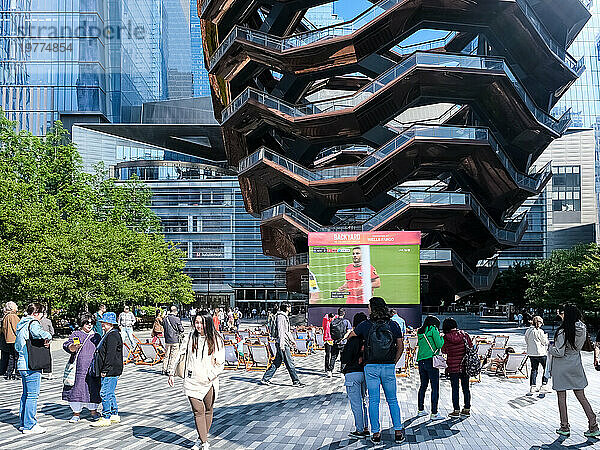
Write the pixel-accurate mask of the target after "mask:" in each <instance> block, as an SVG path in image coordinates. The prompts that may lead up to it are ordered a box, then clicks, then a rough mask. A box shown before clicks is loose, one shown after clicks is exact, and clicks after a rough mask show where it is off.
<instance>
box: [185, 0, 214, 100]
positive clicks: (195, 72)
mask: <svg viewBox="0 0 600 450" xmlns="http://www.w3.org/2000/svg"><path fill="white" fill-rule="evenodd" d="M190 19H191V21H190V35H191V54H192V80H193V86H194V88H193V93H194V97H208V96H209V95H210V87H209V84H208V72H207V71H206V67H205V66H204V52H203V50H202V32H201V31H200V18H199V17H198V5H197V1H196V0H190Z"/></svg>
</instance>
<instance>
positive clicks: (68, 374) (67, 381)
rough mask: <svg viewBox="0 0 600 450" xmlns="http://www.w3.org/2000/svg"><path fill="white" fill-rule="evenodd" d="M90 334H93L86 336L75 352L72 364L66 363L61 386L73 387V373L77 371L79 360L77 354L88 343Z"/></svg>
mask: <svg viewBox="0 0 600 450" xmlns="http://www.w3.org/2000/svg"><path fill="white" fill-rule="evenodd" d="M92 334H93V333H90V334H88V337H86V338H85V340H84V341H83V344H82V345H81V347H80V348H79V350H77V353H75V358H73V362H67V365H66V366H65V372H64V373H63V384H64V385H65V386H75V373H76V371H77V358H79V352H80V351H81V349H82V348H83V346H84V345H85V343H86V342H87V341H88V339H89V338H90V336H91V335H92Z"/></svg>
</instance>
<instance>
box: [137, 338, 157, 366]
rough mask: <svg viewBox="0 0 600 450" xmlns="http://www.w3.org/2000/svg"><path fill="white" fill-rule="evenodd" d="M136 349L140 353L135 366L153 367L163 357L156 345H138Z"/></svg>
mask: <svg viewBox="0 0 600 450" xmlns="http://www.w3.org/2000/svg"><path fill="white" fill-rule="evenodd" d="M136 347H137V348H139V350H140V352H141V355H140V358H139V359H138V360H136V361H135V364H136V365H143V366H153V365H154V364H158V363H159V362H161V361H162V360H163V356H162V355H161V354H160V352H159V349H158V346H157V345H156V344H152V343H138V344H137V345H136Z"/></svg>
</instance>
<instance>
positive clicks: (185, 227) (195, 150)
mask: <svg viewBox="0 0 600 450" xmlns="http://www.w3.org/2000/svg"><path fill="white" fill-rule="evenodd" d="M143 111H144V112H143V116H142V118H143V123H137V124H80V125H76V126H74V127H73V142H74V143H75V144H76V145H77V149H78V151H79V152H80V154H81V156H82V159H83V164H84V170H86V171H88V172H92V171H93V170H94V166H95V165H96V164H97V163H99V162H103V163H104V165H105V167H107V168H108V169H109V170H110V174H111V175H112V176H113V177H115V178H116V179H117V180H121V181H125V180H128V179H131V178H132V177H133V176H134V175H135V176H136V177H138V178H139V179H140V180H142V181H143V182H144V183H146V184H147V185H148V187H149V188H150V189H151V190H152V200H151V201H152V204H151V209H152V210H153V211H154V212H155V213H156V214H157V215H158V216H159V218H160V219H161V223H162V226H163V233H164V235H165V238H166V239H167V240H168V241H171V242H173V243H174V244H175V245H177V246H178V248H180V249H181V250H182V251H183V252H184V253H185V255H186V266H185V269H184V271H185V273H187V274H188V275H189V276H190V277H191V278H192V287H193V289H194V292H195V294H196V298H197V300H198V302H199V304H204V305H211V306H224V305H230V306H234V305H237V306H238V307H240V308H242V309H243V310H251V309H252V308H256V309H257V310H259V311H260V310H262V309H264V308H267V307H269V308H273V307H274V306H276V305H277V304H278V303H279V302H281V301H282V300H288V301H292V302H294V303H295V304H296V303H297V304H299V305H300V306H302V307H303V298H302V296H300V295H296V294H293V293H292V294H289V295H288V292H287V290H286V287H285V272H286V264H285V261H282V260H278V259H276V258H272V257H268V256H265V255H263V252H262V248H261V238H260V220H259V219H256V218H254V217H252V216H251V215H250V214H248V213H247V212H246V210H245V209H244V204H243V198H242V194H241V191H240V188H239V183H238V180H237V177H236V175H235V173H234V172H232V171H231V170H230V169H228V168H227V164H226V162H225V155H224V148H223V143H222V137H221V131H220V127H219V126H218V124H216V122H215V120H214V117H213V114H212V108H211V106H210V99H208V98H197V99H185V100H179V101H175V100H172V101H164V102H155V103H151V104H145V105H144V106H143ZM190 124H194V125H190ZM198 124H204V125H198ZM296 310H297V309H296Z"/></svg>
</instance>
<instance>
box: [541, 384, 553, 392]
mask: <svg viewBox="0 0 600 450" xmlns="http://www.w3.org/2000/svg"><path fill="white" fill-rule="evenodd" d="M550 392H552V390H551V389H550V388H549V387H548V385H547V384H542V387H541V388H540V394H548V393H550Z"/></svg>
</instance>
